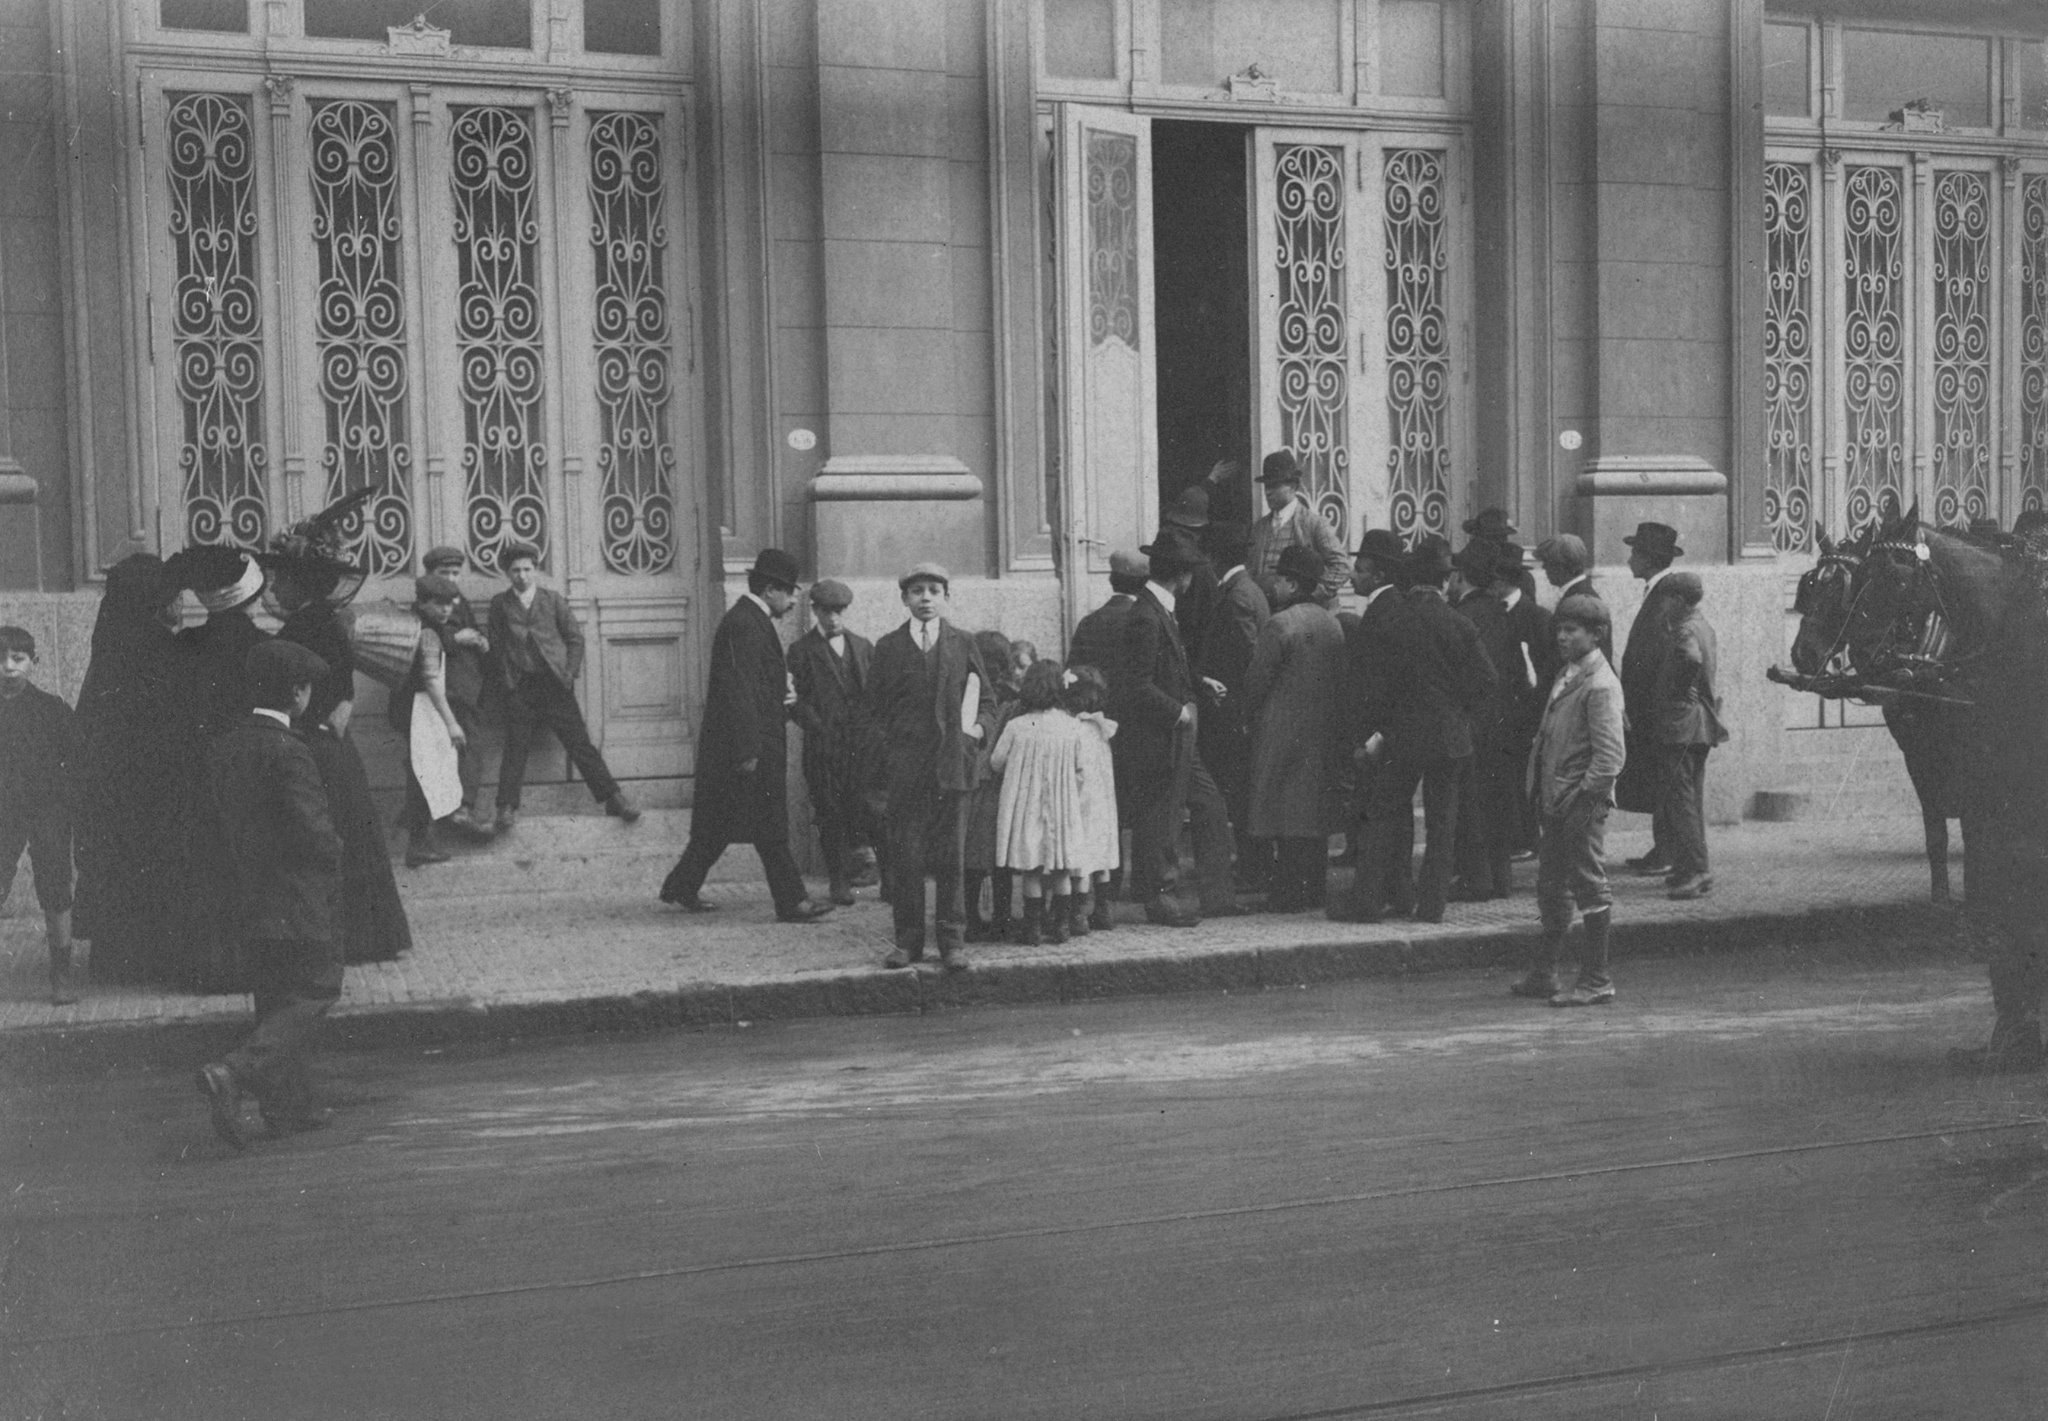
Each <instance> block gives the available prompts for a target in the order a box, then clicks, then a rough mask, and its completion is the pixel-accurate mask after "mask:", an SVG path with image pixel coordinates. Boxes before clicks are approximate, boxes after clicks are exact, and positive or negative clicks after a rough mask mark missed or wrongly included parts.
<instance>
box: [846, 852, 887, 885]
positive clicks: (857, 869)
mask: <svg viewBox="0 0 2048 1421" xmlns="http://www.w3.org/2000/svg"><path fill="white" fill-rule="evenodd" d="M847 859H848V862H847V877H846V881H847V884H848V885H849V886H850V887H853V888H873V887H874V886H875V885H876V884H878V883H880V882H881V881H882V875H881V873H880V871H879V870H878V869H877V868H876V866H875V851H874V850H873V849H855V850H854V851H853V852H852V853H851V854H849V855H848V856H847Z"/></svg>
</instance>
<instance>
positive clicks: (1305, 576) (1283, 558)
mask: <svg viewBox="0 0 2048 1421" xmlns="http://www.w3.org/2000/svg"><path fill="white" fill-rule="evenodd" d="M1275 570H1276V571H1277V572H1278V573H1279V574H1280V575H1281V576H1282V577H1291V578H1293V579H1294V580H1295V581H1296V582H1299V583H1300V584H1301V585H1302V586H1304V587H1306V588H1308V589H1309V590H1310V591H1314V590H1315V589H1316V588H1317V587H1319V586H1321V585H1322V581H1323V560H1322V559H1321V558H1319V557H1317V556H1316V555H1315V552H1314V550H1313V549H1310V548H1305V547H1303V546H1302V545H1301V544H1299V543H1296V544H1294V545H1293V546H1291V547H1285V548H1282V549H1281V550H1280V561H1279V564H1278V566H1277V567H1276V569H1275Z"/></svg>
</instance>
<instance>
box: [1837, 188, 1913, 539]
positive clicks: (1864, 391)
mask: <svg viewBox="0 0 2048 1421" xmlns="http://www.w3.org/2000/svg"><path fill="white" fill-rule="evenodd" d="M1844 188H1845V194H1844V196H1845V201H1844V208H1843V210H1844V214H1845V218H1846V224H1845V230H1844V233H1843V238H1844V241H1845V242H1846V244H1847V245H1846V257H1847V265H1846V271H1845V277H1846V279H1845V282H1844V285H1845V287H1846V288H1847V311H1846V320H1845V322H1844V326H1843V349H1844V354H1845V356H1846V361H1845V368H1844V371H1843V388H1842V398H1843V402H1844V404H1845V405H1846V406H1847V413H1848V447H1847V448H1846V449H1844V450H1843V467H1844V471H1845V474H1846V480H1847V484H1848V509H1847V512H1848V520H1849V526H1850V527H1852V528H1856V527H1861V526H1862V525H1863V524H1865V523H1867V522H1869V521H1870V520H1871V519H1872V518H1874V517H1877V516H1879V515H1883V516H1886V517H1890V516H1893V515H1895V514H1897V513H1898V512H1899V511H1900V510H1901V509H1902V507H1903V504H1904V490H1905V487H1906V432H1905V419H1906V406H1905V387H1906V363H1905V325H1904V320H1905V318H1904V312H1903V303H1904V276H1905V262H1904V238H1903V227H1902V217H1903V212H1904V204H1903V192H1902V188H1903V184H1902V182H1901V180H1900V177H1899V173H1898V170H1897V169H1895V168H1880V167H1852V168H1849V169H1847V170H1846V181H1845V184H1844Z"/></svg>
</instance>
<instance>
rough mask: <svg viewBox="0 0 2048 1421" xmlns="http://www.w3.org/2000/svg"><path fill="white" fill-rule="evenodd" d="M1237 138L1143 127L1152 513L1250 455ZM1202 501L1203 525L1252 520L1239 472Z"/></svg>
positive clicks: (1247, 308) (1166, 125) (1247, 272)
mask: <svg viewBox="0 0 2048 1421" xmlns="http://www.w3.org/2000/svg"><path fill="white" fill-rule="evenodd" d="M1246 136H1247V130H1246V129H1245V128H1243V127H1241V126H1240V125H1237V124H1228V123H1186V122H1178V121H1172V120H1166V119H1155V120H1154V121H1153V124H1152V247H1153V259H1154V263H1155V264H1154V267H1153V299H1154V307H1153V311H1154V314H1153V321H1154V325H1155V329H1156V331H1157V339H1158V347H1157V357H1158V359H1157V366H1156V369H1157V380H1158V386H1157V401H1158V404H1157V408H1158V418H1159V501H1160V506H1161V507H1164V506H1166V505H1167V504H1170V503H1171V502H1172V501H1173V500H1174V498H1175V497H1176V496H1177V495H1178V494H1179V493H1180V491H1181V489H1183V488H1185V487H1186V486H1187V485H1189V484H1192V483H1196V482H1199V481H1200V480H1201V479H1202V478H1203V477H1204V476H1205V475H1206V474H1207V473H1208V472H1209V470H1210V468H1211V467H1212V466H1213V465H1214V464H1215V463H1216V461H1217V460H1219V459H1233V460H1236V461H1237V462H1238V464H1239V465H1240V467H1241V468H1242V467H1243V466H1244V465H1245V464H1246V463H1247V462H1248V460H1249V457H1250V455H1251V431H1252V369H1251V304H1250V303H1251V258H1250V251H1249V246H1248V243H1249V238H1250V229H1249V227H1248V226H1247V222H1246V201H1247V198H1246V192H1247V187H1248V184H1247V180H1246V171H1245V163H1246V155H1247V153H1248V151H1249V145H1248V143H1247V141H1246ZM1210 497H1211V500H1212V506H1211V512H1212V515H1213V516H1215V517H1217V518H1221V519H1227V520H1231V521H1242V522H1249V521H1250V519H1251V515H1252V509H1251V482H1250V479H1249V477H1248V475H1247V473H1245V472H1240V473H1239V474H1238V475H1237V476H1236V477H1235V478H1233V479H1231V480H1230V481H1229V482H1228V483H1227V484H1225V485H1223V486H1221V487H1218V488H1215V489H1212V491H1211V495H1210ZM1238 505H1242V506H1241V507H1240V506H1238Z"/></svg>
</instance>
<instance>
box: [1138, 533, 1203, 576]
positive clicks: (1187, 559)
mask: <svg viewBox="0 0 2048 1421" xmlns="http://www.w3.org/2000/svg"><path fill="white" fill-rule="evenodd" d="M1138 551H1139V552H1141V553H1143V554H1144V555H1145V559H1146V562H1147V563H1148V565H1149V566H1150V567H1151V569H1152V576H1154V577H1172V576H1173V575H1174V574H1175V573H1180V572H1187V571H1188V570H1190V569H1191V568H1194V567H1198V566H1200V564H1201V561H1202V550H1201V548H1200V547H1199V546H1197V545H1196V543H1195V539H1194V535H1193V534H1192V533H1189V532H1188V531H1187V530H1186V529H1184V528H1175V527H1173V526H1171V525H1169V526H1167V527H1164V528H1161V529H1160V530H1159V536H1158V537H1156V538H1154V539H1153V540H1152V541H1151V542H1150V543H1148V544H1146V545H1145V546H1144V547H1142V548H1140V549H1138Z"/></svg>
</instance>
